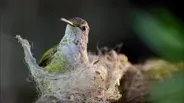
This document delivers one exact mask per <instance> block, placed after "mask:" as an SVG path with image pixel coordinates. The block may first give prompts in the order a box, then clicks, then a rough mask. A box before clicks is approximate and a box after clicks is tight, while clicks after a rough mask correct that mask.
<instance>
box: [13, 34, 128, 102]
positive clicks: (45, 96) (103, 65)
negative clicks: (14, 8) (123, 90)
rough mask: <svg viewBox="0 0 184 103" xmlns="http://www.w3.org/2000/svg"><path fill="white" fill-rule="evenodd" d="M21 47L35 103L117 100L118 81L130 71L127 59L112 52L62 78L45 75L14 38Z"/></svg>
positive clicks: (27, 47) (95, 57) (24, 44)
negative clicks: (33, 85)
mask: <svg viewBox="0 0 184 103" xmlns="http://www.w3.org/2000/svg"><path fill="white" fill-rule="evenodd" d="M16 38H17V39H18V41H19V42H20V43H21V44H22V47H23V49H24V54H25V61H26V63H27V66H28V68H29V70H30V72H31V75H32V78H33V80H34V81H35V83H36V87H37V88H38V93H39V94H40V96H39V97H38V99H37V101H36V103H108V102H111V101H116V100H119V99H120V98H121V97H122V95H121V94H120V91H119V89H118V86H119V85H120V84H119V81H120V79H121V78H122V76H123V75H124V73H125V72H126V71H127V70H128V68H130V67H131V64H130V63H129V62H128V58H127V57H126V56H125V55H123V54H118V53H117V52H115V51H114V50H111V51H110V52H108V53H105V54H100V55H95V54H92V53H89V59H90V63H89V64H88V65H80V66H78V67H75V69H73V70H72V71H67V72H65V73H64V74H55V73H48V72H45V71H43V68H42V67H39V66H38V64H37V62H36V59H35V58H34V57H33V56H32V53H31V50H30V48H31V46H30V44H29V42H28V41H27V40H26V39H23V38H21V37H20V36H19V35H17V36H16Z"/></svg>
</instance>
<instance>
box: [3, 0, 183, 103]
mask: <svg viewBox="0 0 184 103" xmlns="http://www.w3.org/2000/svg"><path fill="white" fill-rule="evenodd" d="M155 7H164V8H167V9H169V10H170V11H171V12H172V13H174V14H175V15H176V16H177V17H179V18H180V19H183V15H182V14H183V9H182V3H181V1H180V2H179V1H174V0H65V1H64V0H0V24H1V25H0V28H1V29H0V40H1V41H0V46H1V47H0V53H1V55H0V56H1V57H0V59H1V61H0V67H1V68H0V70H1V75H0V76H1V85H0V86H1V103H32V102H33V101H34V100H35V98H36V91H35V88H34V86H33V84H32V83H29V82H27V81H26V77H28V75H29V71H28V69H27V67H26V65H25V63H24V60H23V59H24V55H23V49H22V47H21V45H20V44H18V42H17V40H16V39H15V38H14V37H15V35H17V34H19V35H21V36H22V37H23V38H26V39H28V40H30V42H31V43H33V48H32V52H33V54H34V56H35V57H36V58H37V59H39V58H40V56H41V54H42V53H43V52H44V51H45V50H47V49H48V48H50V47H52V46H53V45H55V44H57V43H58V42H59V41H60V39H61V38H62V36H63V34H64V30H65V26H66V24H65V23H63V22H61V21H60V18H61V17H65V18H72V17H75V16H78V17H81V18H84V19H85V20H87V21H88V23H89V25H90V28H91V31H90V34H89V44H88V49H89V51H93V52H95V51H96V47H97V44H98V46H99V47H104V46H107V47H109V48H113V47H114V46H115V45H117V44H120V43H123V47H122V49H121V53H124V54H125V55H127V56H128V58H129V60H130V61H131V62H132V63H138V62H142V61H144V60H145V59H147V58H150V57H153V56H158V55H157V54H156V53H154V52H152V51H151V50H149V48H148V47H147V46H146V45H145V44H144V43H143V42H142V41H141V40H140V39H139V37H138V36H137V35H136V33H134V31H133V30H132V21H133V18H134V12H135V10H136V9H137V8H139V9H140V8H141V9H144V10H149V9H151V8H155Z"/></svg>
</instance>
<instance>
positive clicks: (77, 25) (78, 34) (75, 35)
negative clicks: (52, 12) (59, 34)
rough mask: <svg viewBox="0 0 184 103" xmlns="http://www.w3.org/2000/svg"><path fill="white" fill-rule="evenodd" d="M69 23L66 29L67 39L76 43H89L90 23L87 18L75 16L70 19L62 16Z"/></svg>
mask: <svg viewBox="0 0 184 103" xmlns="http://www.w3.org/2000/svg"><path fill="white" fill-rule="evenodd" d="M61 20H62V21H64V22H66V23H67V26H66V30H65V36H64V37H65V39H67V41H70V42H75V43H86V44H87V43H88V33H89V25H88V23H87V21H86V20H84V19H82V18H79V17H74V18H71V19H69V20H67V19H65V18H61Z"/></svg>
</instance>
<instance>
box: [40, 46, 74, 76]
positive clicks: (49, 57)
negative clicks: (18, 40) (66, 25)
mask: <svg viewBox="0 0 184 103" xmlns="http://www.w3.org/2000/svg"><path fill="white" fill-rule="evenodd" d="M39 66H41V67H43V69H44V71H47V72H57V73H64V72H65V71H66V70H67V69H68V68H70V63H69V61H68V60H67V58H66V55H65V54H64V53H62V52H58V45H55V46H54V47H52V48H50V49H49V50H47V51H46V52H45V53H44V54H43V55H42V57H41V59H40V61H39Z"/></svg>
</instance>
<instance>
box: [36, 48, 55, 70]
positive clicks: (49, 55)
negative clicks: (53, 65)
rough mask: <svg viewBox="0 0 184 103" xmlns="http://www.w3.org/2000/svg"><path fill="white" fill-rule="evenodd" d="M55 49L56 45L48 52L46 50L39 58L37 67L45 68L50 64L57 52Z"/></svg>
mask: <svg viewBox="0 0 184 103" xmlns="http://www.w3.org/2000/svg"><path fill="white" fill-rule="evenodd" d="M57 47H58V45H55V46H53V47H52V48H50V49H49V50H47V51H46V52H45V53H44V54H43V55H42V57H41V59H40V61H39V66H41V67H45V66H47V65H48V64H49V63H50V62H51V60H52V57H53V55H54V54H55V53H56V51H57Z"/></svg>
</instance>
